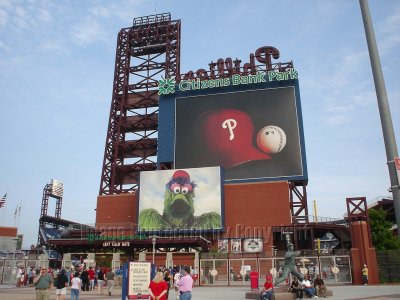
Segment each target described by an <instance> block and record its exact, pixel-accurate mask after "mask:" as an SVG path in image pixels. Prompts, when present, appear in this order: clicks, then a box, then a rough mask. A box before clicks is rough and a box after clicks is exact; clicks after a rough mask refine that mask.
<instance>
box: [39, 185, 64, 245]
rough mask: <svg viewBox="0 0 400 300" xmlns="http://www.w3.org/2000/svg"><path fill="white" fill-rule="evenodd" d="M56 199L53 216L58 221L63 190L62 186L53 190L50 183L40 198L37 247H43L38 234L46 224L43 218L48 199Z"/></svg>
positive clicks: (45, 214)
mask: <svg viewBox="0 0 400 300" xmlns="http://www.w3.org/2000/svg"><path fill="white" fill-rule="evenodd" d="M50 197H52V198H55V199H56V210H55V214H54V218H56V219H60V218H61V207H62V199H63V190H62V185H61V187H60V188H58V190H55V181H53V180H52V181H51V182H50V183H48V184H46V186H45V187H44V189H43V196H42V207H41V209H40V218H39V233H38V245H43V244H44V240H43V237H42V236H41V234H40V228H44V227H45V226H46V224H47V222H46V220H45V218H43V217H45V216H47V211H48V208H49V198H50ZM54 228H58V226H57V225H54Z"/></svg>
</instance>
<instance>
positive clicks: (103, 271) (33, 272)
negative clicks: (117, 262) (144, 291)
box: [16, 265, 122, 300]
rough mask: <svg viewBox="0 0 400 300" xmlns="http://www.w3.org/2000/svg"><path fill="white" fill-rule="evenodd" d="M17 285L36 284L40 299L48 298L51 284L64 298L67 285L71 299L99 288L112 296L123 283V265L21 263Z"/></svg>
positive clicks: (17, 273) (99, 292)
mask: <svg viewBox="0 0 400 300" xmlns="http://www.w3.org/2000/svg"><path fill="white" fill-rule="evenodd" d="M16 279H17V283H16V285H17V287H24V286H31V287H33V286H35V290H36V296H37V299H47V297H48V295H49V292H50V288H51V287H52V286H54V287H55V290H56V299H57V300H63V299H64V298H65V295H66V294H67V288H68V287H69V288H70V290H71V300H75V299H76V300H78V299H79V293H80V292H86V291H90V290H96V289H97V292H98V294H99V295H101V294H105V292H107V293H108V295H109V296H111V294H112V292H113V290H114V287H115V286H116V285H117V286H122V269H121V268H117V269H115V270H114V271H113V270H112V269H110V268H102V267H96V268H93V267H90V266H89V267H86V266H84V265H79V266H76V267H71V268H69V267H66V268H63V269H60V268H58V269H52V268H49V267H47V266H42V267H37V268H27V270H25V269H24V268H22V267H18V269H17V271H16Z"/></svg>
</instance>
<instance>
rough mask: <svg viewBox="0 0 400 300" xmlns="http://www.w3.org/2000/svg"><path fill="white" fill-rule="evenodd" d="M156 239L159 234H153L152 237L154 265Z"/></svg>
mask: <svg viewBox="0 0 400 300" xmlns="http://www.w3.org/2000/svg"><path fill="white" fill-rule="evenodd" d="M156 241H157V236H155V235H153V237H152V238H151V242H152V243H153V265H154V255H155V252H156Z"/></svg>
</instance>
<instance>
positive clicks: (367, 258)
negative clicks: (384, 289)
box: [350, 221, 379, 284]
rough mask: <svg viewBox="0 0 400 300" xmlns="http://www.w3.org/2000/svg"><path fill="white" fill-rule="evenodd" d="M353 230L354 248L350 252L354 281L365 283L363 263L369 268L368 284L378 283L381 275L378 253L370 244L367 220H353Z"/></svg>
mask: <svg viewBox="0 0 400 300" xmlns="http://www.w3.org/2000/svg"><path fill="white" fill-rule="evenodd" d="M351 232H352V248H351V249H350V254H351V260H352V262H353V283H354V284H363V278H362V273H361V270H362V268H363V265H364V264H366V265H367V268H368V284H378V283H379V276H378V268H377V261H376V253H375V248H374V247H371V246H370V243H371V240H370V239H371V237H370V235H369V230H368V224H367V222H366V221H355V222H352V223H351Z"/></svg>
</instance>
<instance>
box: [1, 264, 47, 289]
mask: <svg viewBox="0 0 400 300" xmlns="http://www.w3.org/2000/svg"><path fill="white" fill-rule="evenodd" d="M42 264H44V265H47V264H48V262H44V261H40V260H28V259H23V260H18V259H2V260H0V284H4V285H17V272H18V268H21V269H22V270H24V271H25V270H29V269H30V268H34V269H36V268H37V267H39V266H41V265H42ZM26 276H27V275H26Z"/></svg>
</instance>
